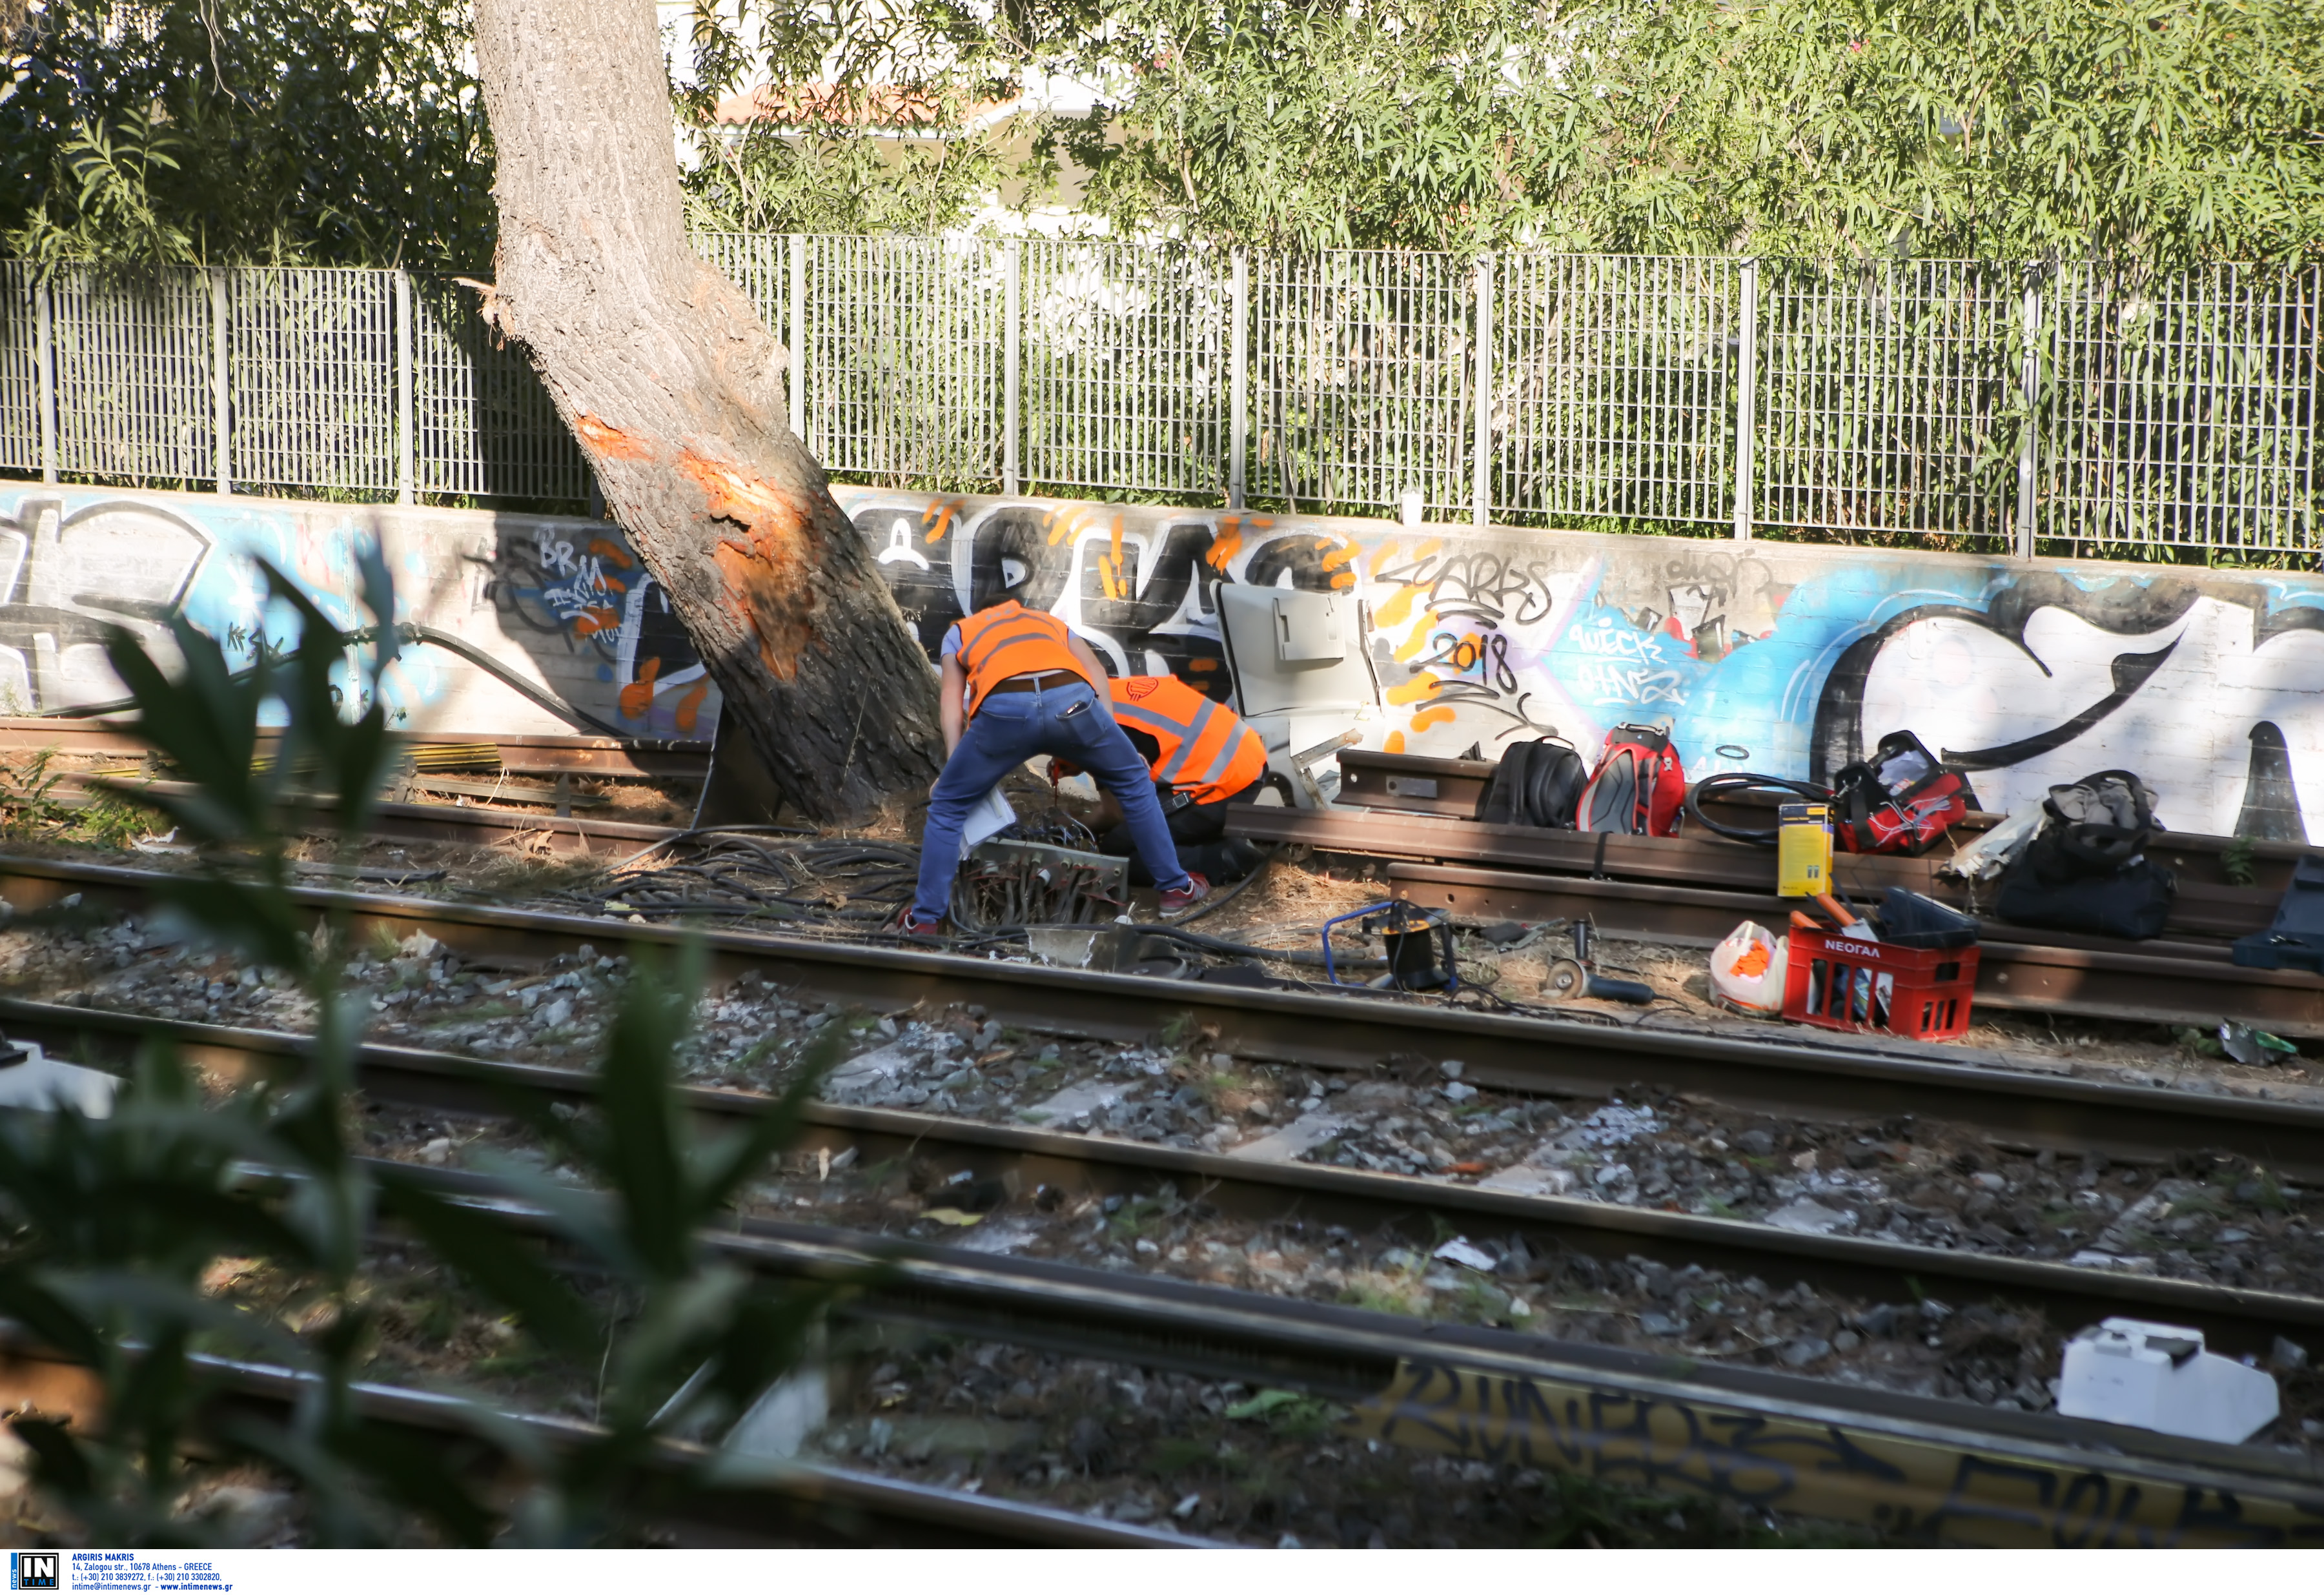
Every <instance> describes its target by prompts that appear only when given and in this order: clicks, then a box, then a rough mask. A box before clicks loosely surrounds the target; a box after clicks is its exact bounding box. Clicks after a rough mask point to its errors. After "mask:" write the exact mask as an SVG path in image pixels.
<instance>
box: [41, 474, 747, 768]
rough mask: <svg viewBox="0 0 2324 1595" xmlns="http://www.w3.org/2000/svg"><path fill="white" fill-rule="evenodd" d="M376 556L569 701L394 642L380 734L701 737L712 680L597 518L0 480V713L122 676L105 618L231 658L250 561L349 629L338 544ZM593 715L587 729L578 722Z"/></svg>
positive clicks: (471, 640) (354, 583)
mask: <svg viewBox="0 0 2324 1595" xmlns="http://www.w3.org/2000/svg"><path fill="white" fill-rule="evenodd" d="M366 545H372V546H376V547H378V548H380V549H383V551H384V553H385V555H386V557H387V563H388V568H389V569H390V571H391V572H392V574H393V576H394V577H395V583H396V610H397V613H396V618H397V619H398V620H399V621H401V622H413V623H417V624H419V625H421V626H425V627H429V628H430V629H432V630H434V631H436V632H440V633H442V634H444V635H445V636H447V637H449V638H453V639H457V641H460V642H464V643H466V645H468V646H469V647H471V648H473V649H475V650H479V651H481V652H482V653H484V655H486V656H487V657H488V658H490V659H492V660H493V661H494V663H495V664H496V665H497V666H498V668H500V669H501V670H502V671H503V672H506V673H508V674H511V675H513V676H515V677H517V678H521V679H522V680H524V681H527V682H530V683H531V684H532V685H533V687H535V688H536V689H537V690H539V691H540V692H542V693H545V694H546V695H547V696H549V697H550V698H551V699H553V700H555V701H557V702H559V703H562V704H566V705H571V706H572V707H573V708H574V709H576V710H577V711H579V714H580V715H582V716H584V717H586V718H585V719H584V721H583V722H582V723H581V724H576V722H575V719H574V718H572V717H569V716H566V715H558V714H554V713H552V712H550V711H549V709H546V708H544V707H542V706H541V705H539V704H537V703H535V702H534V701H532V700H531V699H530V698H528V697H526V696H524V695H523V694H522V693H521V692H520V691H518V690H516V689H515V688H513V687H510V686H509V685H507V684H506V683H505V682H504V681H503V680H502V679H501V678H498V677H496V676H495V675H494V674H493V671H492V670H489V669H486V668H483V667H480V666H479V665H477V664H475V663H473V662H471V661H470V660H469V659H465V658H463V657H461V656H460V655H459V654H458V653H457V652H456V651H454V650H451V649H450V648H447V647H446V646H443V645H442V644H441V643H437V644H429V643H426V642H424V641H423V642H422V643H421V644H420V645H419V646H416V647H411V648H409V649H408V650H406V652H405V653H404V655H403V657H402V658H401V659H398V660H397V661H396V662H395V663H393V664H392V665H391V666H390V667H389V668H388V671H387V674H386V677H385V679H384V681H383V685H382V689H381V690H382V696H383V697H384V698H385V699H386V700H387V703H388V705H389V713H390V716H391V720H392V724H394V725H395V727H396V728H397V729H400V730H406V731H426V732H445V731H452V732H473V733H486V734H489V733H567V732H576V731H579V732H596V731H608V732H615V733H621V734H623V735H629V736H659V737H693V736H701V737H708V736H710V735H711V734H712V733H713V732H714V731H715V728H716V726H717V724H718V692H717V688H716V687H713V686H711V685H710V683H709V681H708V679H707V678H706V677H705V674H704V671H703V668H702V665H701V661H700V659H698V658H697V657H696V654H695V652H694V649H693V646H692V644H691V643H690V642H689V641H687V637H686V633H685V632H684V631H683V630H682V629H681V628H680V627H679V626H678V624H677V622H676V620H675V619H674V617H672V616H671V615H670V613H669V609H668V606H667V605H666V604H664V603H663V601H662V595H661V593H660V591H659V588H658V587H657V586H656V585H655V584H654V582H653V580H652V578H651V577H650V576H648V575H647V574H646V573H645V570H644V567H643V566H642V565H641V562H640V561H639V559H638V558H637V556H636V555H635V554H634V553H633V552H632V550H631V549H630V547H629V544H628V542H627V541H626V539H623V537H622V533H621V530H620V529H619V528H618V527H616V526H614V525H613V523H612V522H611V521H586V520H577V519H576V520H555V519H548V518H542V517H535V516H525V515H502V514H495V513H492V512H483V511H460V510H420V509H398V508H395V507H393V506H379V505H342V504H319V503H311V502H300V501H293V500H284V499H261V498H244V497H222V496H218V495H216V494H208V493H130V492H119V491H115V490H111V489H106V488H91V487H54V486H43V485H41V484H24V483H14V482H9V483H0V713H5V714H36V713H40V712H42V711H46V710H53V709H59V708H68V707H70V706H72V705H80V704H92V703H102V702H106V701H109V700H112V699H115V698H117V697H119V696H122V687H121V684H120V682H119V680H118V679H117V678H115V676H114V674H113V671H112V668H111V667H110V665H108V664H107V663H106V659H105V654H104V647H103V638H104V628H105V627H106V625H107V624H115V623H117V624H122V625H126V626H127V627H129V628H130V629H131V630H132V631H133V632H137V633H138V634H139V635H141V636H143V638H145V639H146V640H147V641H148V644H149V646H161V645H166V644H167V641H168V636H169V622H170V621H171V619H172V618H174V617H183V618H185V619H186V620H189V621H190V622H193V624H194V625H196V626H198V627H199V628H200V629H201V630H202V631H204V632H208V633H209V634H210V635H211V636H213V637H217V638H219V639H221V640H223V641H226V644H227V647H228V651H229V654H230V655H231V656H232V657H233V658H234V659H235V660H236V661H237V662H247V661H248V660H249V659H251V658H252V657H254V653H253V650H254V638H255V636H256V635H257V633H258V632H260V631H261V630H262V628H263V631H264V632H265V633H266V635H268V636H269V637H271V638H273V639H275V640H276V641H281V640H282V639H283V638H284V636H285V634H286V633H289V632H293V631H295V628H294V627H292V626H291V624H289V615H288V613H287V612H283V611H278V612H276V613H272V614H269V613H266V612H265V596H264V595H265V586H264V584H263V581H262V580H261V579H260V576H259V574H258V568H257V566H256V564H255V563H254V561H256V560H258V559H262V558H263V559H266V560H269V561H272V563H273V564H274V565H275V566H276V567H279V568H280V569H281V570H282V571H283V572H284V573H285V574H287V575H289V576H291V577H292V579H294V580H295V581H297V582H298V583H299V585H300V587H301V588H302V589H304V590H305V591H306V593H307V594H308V595H309V596H310V597H312V598H313V599H314V600H315V601H316V602H317V603H318V604H319V605H320V607H321V608H322V610H323V612H324V613H326V614H327V615H329V616H330V617H331V619H332V620H333V622H335V623H337V624H338V625H340V626H342V627H345V628H347V629H350V630H352V629H354V628H355V627H357V626H360V625H363V624H364V623H365V622H366V617H365V616H364V613H363V611H362V609H361V607H360V605H359V604H358V603H357V601H356V595H357V594H358V593H359V591H360V590H361V577H360V576H359V575H358V573H357V569H356V558H357V551H358V549H361V548H363V547H364V546H366ZM589 721H594V722H595V723H596V724H588V722H589Z"/></svg>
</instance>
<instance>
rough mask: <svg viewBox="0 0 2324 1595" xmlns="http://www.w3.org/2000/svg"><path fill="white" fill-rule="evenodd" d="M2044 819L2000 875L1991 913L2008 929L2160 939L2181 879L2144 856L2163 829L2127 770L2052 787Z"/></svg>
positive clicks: (2144, 792)
mask: <svg viewBox="0 0 2324 1595" xmlns="http://www.w3.org/2000/svg"><path fill="white" fill-rule="evenodd" d="M2042 807H2043V808H2044V809H2045V810H2047V811H2048V817H2047V818H2045V819H2044V820H2043V822H2042V829H2041V832H2040V833H2039V834H2037V835H2035V836H2034V838H2033V841H2031V842H2029V843H2027V844H2025V851H2024V853H2020V854H2018V855H2017V859H2016V861H2015V862H2013V863H2012V864H2011V865H2010V866H2009V869H2008V871H2007V872H2006V873H2005V874H2004V875H2003V876H2002V878H2001V900H2000V901H1999V902H1997V903H1996V904H1995V905H1994V911H1995V912H1996V913H1997V914H1999V915H2000V916H2001V917H2002V918H2004V919H2006V920H2007V921H2008V922H2009V923H2010V924H2012V925H2023V926H2025V927H2029V928H2032V929H2036V930H2067V931H2076V932H2080V934H2082V935H2085V936H2116V937H2119V938H2121V939H2122V940H2125V941H2134V942H2143V941H2145V940H2147V939H2148V938H2150V937H2152V936H2160V935H2162V934H2163V924H2164V922H2165V921H2166V920H2168V919H2169V918H2170V917H2171V905H2172V900H2173V899H2176V898H2177V896H2178V894H2179V878H2178V877H2177V876H2175V875H2173V874H2172V872H2171V871H2168V870H2166V869H2164V868H2163V866H2162V865H2160V864H2158V863H2156V862H2153V860H2152V859H2149V858H2147V857H2146V856H2145V854H2144V851H2143V850H2144V848H2145V846H2146V844H2148V842H2150V841H2152V840H2153V835H2154V833H2155V832H2157V831H2159V830H2161V829H2162V828H2163V826H2162V822H2161V821H2159V820H2157V819H2156V818H2155V817H2154V794H2153V792H2151V791H2149V790H2148V789H2147V788H2146V785H2145V783H2144V782H2143V781H2141V780H2140V779H2138V778H2137V777H2136V776H2135V775H2133V774H2132V773H2131V772H2130V771H2128V770H2100V771H2098V774H2096V775H2091V776H2084V777H2083V778H2082V779H2080V780H2079V781H2076V782H2075V783H2074V784H2073V785H2071V786H2067V787H2052V788H2050V796H2049V797H2048V798H2044V799H2043V803H2042Z"/></svg>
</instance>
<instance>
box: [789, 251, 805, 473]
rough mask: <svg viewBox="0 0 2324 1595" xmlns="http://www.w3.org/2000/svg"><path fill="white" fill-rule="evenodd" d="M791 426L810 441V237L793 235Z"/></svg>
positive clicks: (800, 437)
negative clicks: (808, 239) (808, 274)
mask: <svg viewBox="0 0 2324 1595" xmlns="http://www.w3.org/2000/svg"><path fill="white" fill-rule="evenodd" d="M790 335H791V336H790V340H789V341H790V346H791V430H792V431H793V432H794V433H796V434H797V435H798V440H799V441H800V442H802V443H804V442H806V441H807V239H806V238H805V237H803V236H802V235H799V234H797V233H793V234H792V235H791V325H790Z"/></svg>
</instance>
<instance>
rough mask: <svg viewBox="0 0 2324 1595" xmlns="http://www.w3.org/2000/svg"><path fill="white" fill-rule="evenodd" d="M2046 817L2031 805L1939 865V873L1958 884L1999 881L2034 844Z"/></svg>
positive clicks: (2034, 804) (2038, 807)
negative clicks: (2018, 857) (1966, 881)
mask: <svg viewBox="0 0 2324 1595" xmlns="http://www.w3.org/2000/svg"><path fill="white" fill-rule="evenodd" d="M2044 817H2045V816H2044V814H2043V808H2042V806H2041V805H2040V804H2038V803H2029V804H2027V805H2026V806H2025V807H2024V808H2021V809H2019V810H2018V811H2017V812H2016V813H2015V814H2013V815H2011V816H2009V817H2008V818H2007V819H2006V820H2004V821H2002V822H2001V823H2000V824H1999V825H1996V826H1994V827H1993V829H1992V830H1990V831H1987V833H1986V834H1984V835H1982V836H1979V837H1978V839H1977V840H1976V841H1974V842H1972V843H1970V844H1969V845H1968V846H1966V847H1964V848H1962V849H1961V850H1960V852H1959V853H1954V854H1953V855H1952V857H1950V858H1949V859H1945V860H1943V861H1942V862H1940V863H1939V864H1938V865H1937V873H1938V874H1940V875H1950V876H1952V877H1953V878H1954V879H1956V880H2000V879H2001V872H2002V871H2004V870H2006V869H2007V868H2008V867H2009V866H2010V864H2011V862H2014V861H2015V859H2016V857H2017V855H2018V854H2019V853H2024V851H2025V844H2027V843H2029V842H2031V841H2033V836H2034V834H2035V833H2036V832H2038V831H2040V830H2041V828H2042V821H2043V818H2044Z"/></svg>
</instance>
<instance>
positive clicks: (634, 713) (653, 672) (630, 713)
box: [621, 659, 661, 720]
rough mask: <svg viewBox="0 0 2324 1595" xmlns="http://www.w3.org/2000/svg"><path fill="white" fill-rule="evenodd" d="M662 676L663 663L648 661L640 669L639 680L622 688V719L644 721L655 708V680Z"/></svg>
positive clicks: (657, 660) (656, 660) (655, 660)
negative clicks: (648, 712) (647, 713)
mask: <svg viewBox="0 0 2324 1595" xmlns="http://www.w3.org/2000/svg"><path fill="white" fill-rule="evenodd" d="M660 674H661V661H660V660H659V659H648V660H646V662H645V663H643V664H641V665H640V666H639V667H638V678H637V679H636V680H634V681H632V682H631V683H630V684H629V685H628V686H627V687H623V688H622V695H621V704H622V719H624V720H642V719H644V718H645V717H646V711H647V710H648V709H650V708H652V707H653V699H654V678H655V677H657V676H659V675H660Z"/></svg>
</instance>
